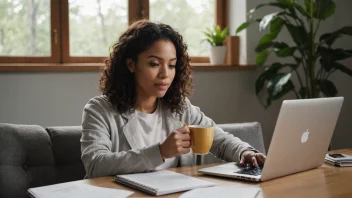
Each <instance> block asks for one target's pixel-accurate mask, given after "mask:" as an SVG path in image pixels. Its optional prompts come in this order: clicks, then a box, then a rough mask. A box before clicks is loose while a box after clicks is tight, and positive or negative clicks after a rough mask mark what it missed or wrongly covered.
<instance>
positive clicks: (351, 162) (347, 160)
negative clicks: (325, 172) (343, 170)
mask: <svg viewBox="0 0 352 198" xmlns="http://www.w3.org/2000/svg"><path fill="white" fill-rule="evenodd" d="M324 161H325V163H327V164H330V165H333V166H340V167H352V156H350V155H346V154H326V155H325V160H324Z"/></svg>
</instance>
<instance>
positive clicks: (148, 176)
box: [114, 170, 215, 196]
mask: <svg viewBox="0 0 352 198" xmlns="http://www.w3.org/2000/svg"><path fill="white" fill-rule="evenodd" d="M114 179H115V181H116V182H118V183H121V184H123V185H127V186H130V187H132V188H135V189H138V190H141V191H143V192H146V193H148V194H151V195H154V196H159V195H165V194H170V193H175V192H181V191H186V190H191V189H196V188H202V187H210V186H215V184H214V183H212V182H208V181H204V180H201V179H197V178H194V177H190V176H186V175H183V174H180V173H176V172H173V171H168V170H163V171H157V172H149V173H137V174H127V175H116V176H115V177H114Z"/></svg>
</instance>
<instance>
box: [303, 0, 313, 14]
mask: <svg viewBox="0 0 352 198" xmlns="http://www.w3.org/2000/svg"><path fill="white" fill-rule="evenodd" d="M311 1H312V0H304V5H305V6H306V11H307V12H308V13H310V10H311V9H312V8H311V7H312V6H311V4H310V3H311Z"/></svg>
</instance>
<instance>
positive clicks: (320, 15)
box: [313, 0, 336, 20]
mask: <svg viewBox="0 0 352 198" xmlns="http://www.w3.org/2000/svg"><path fill="white" fill-rule="evenodd" d="M335 8H336V4H335V2H334V1H332V0H315V1H314V10H313V11H314V12H313V16H314V18H316V19H320V20H325V19H327V18H328V17H330V16H331V15H332V14H334V12H335Z"/></svg>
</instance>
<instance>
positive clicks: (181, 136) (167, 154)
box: [160, 126, 191, 159]
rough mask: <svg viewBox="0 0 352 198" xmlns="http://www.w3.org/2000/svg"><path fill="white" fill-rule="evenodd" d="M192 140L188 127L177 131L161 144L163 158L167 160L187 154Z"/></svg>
mask: <svg viewBox="0 0 352 198" xmlns="http://www.w3.org/2000/svg"><path fill="white" fill-rule="evenodd" d="M190 140H191V137H190V135H189V129H188V127H187V126H184V127H182V128H179V129H176V130H175V131H173V132H172V133H171V134H170V135H169V136H168V137H167V138H166V140H165V141H164V142H163V143H162V144H160V154H161V157H162V158H163V159H167V158H172V157H176V156H179V155H182V154H187V153H188V152H189V151H190Z"/></svg>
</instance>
